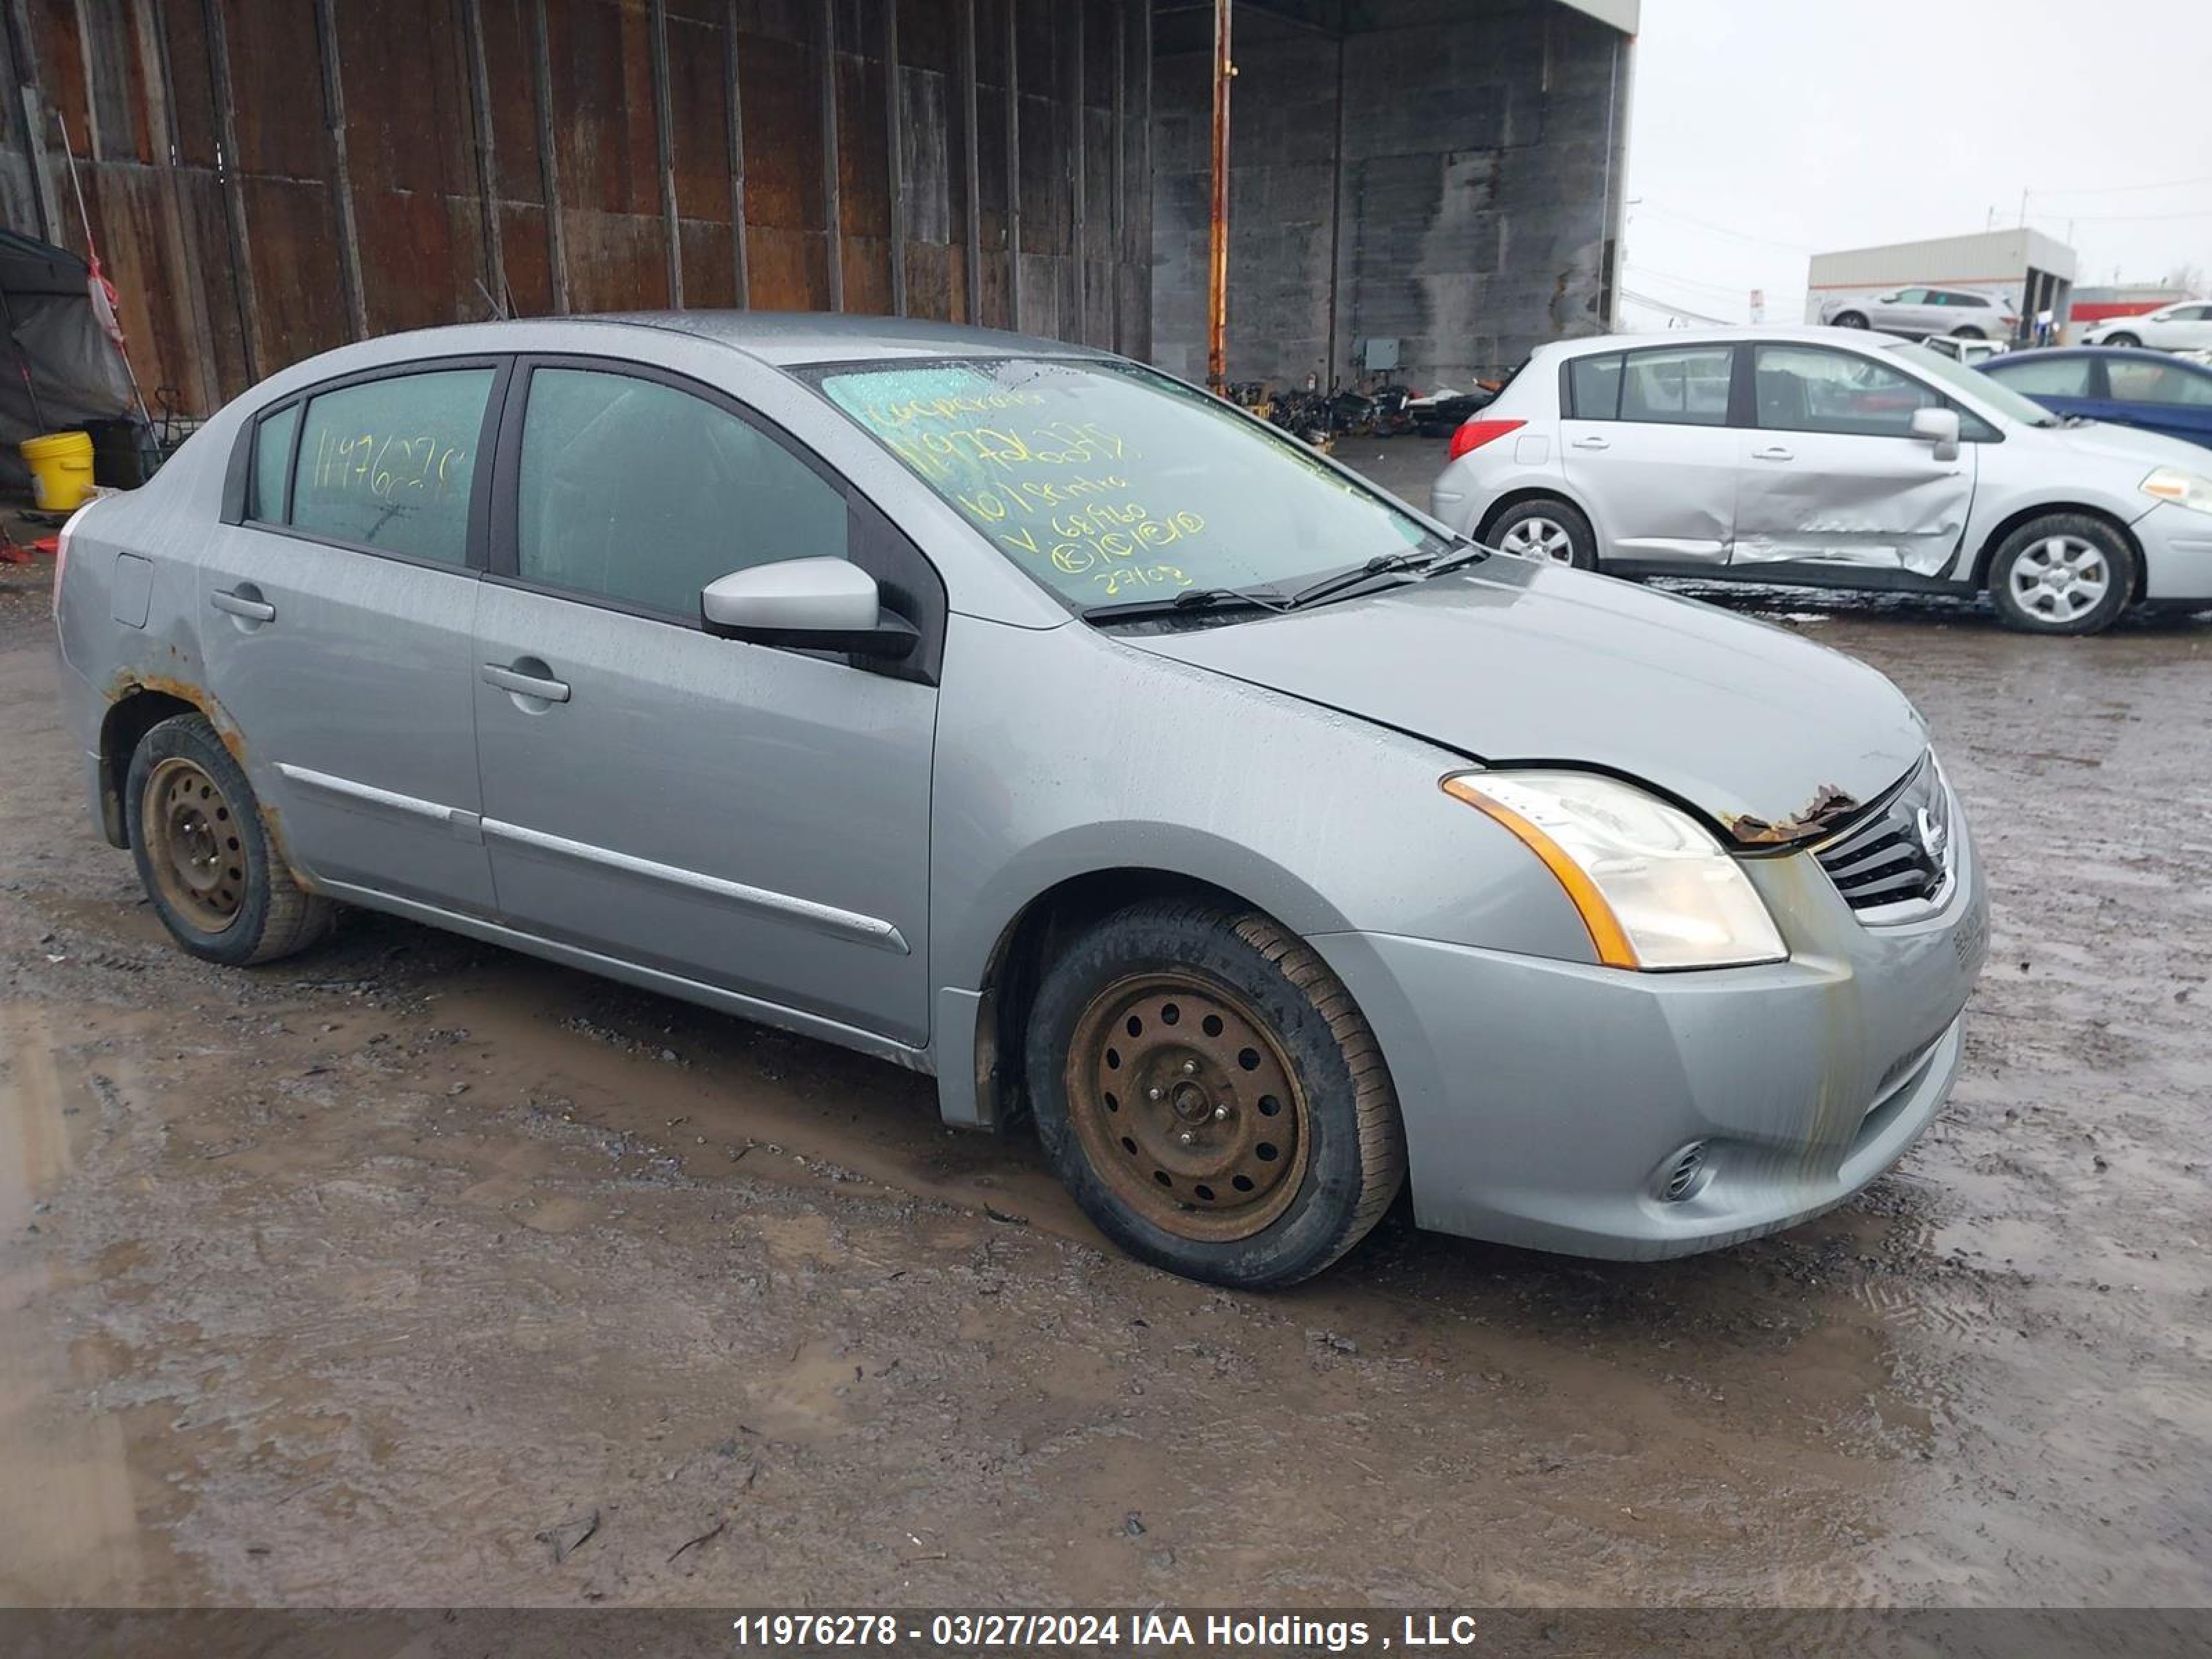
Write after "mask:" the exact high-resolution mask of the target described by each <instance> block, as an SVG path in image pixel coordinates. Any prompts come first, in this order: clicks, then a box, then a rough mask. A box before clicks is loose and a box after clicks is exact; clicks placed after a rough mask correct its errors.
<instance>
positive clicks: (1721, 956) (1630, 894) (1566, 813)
mask: <svg viewBox="0 0 2212 1659" xmlns="http://www.w3.org/2000/svg"><path fill="white" fill-rule="evenodd" d="M1443 791H1444V793H1446V794H1448V795H1449V796H1451V797H1452V798H1453V799H1456V800H1462V801H1465V802H1466V803H1467V804H1468V805H1469V806H1472V807H1474V809H1475V810H1476V811H1480V812H1485V813H1487V814H1488V815H1489V816H1490V817H1492V818H1494V819H1496V820H1497V821H1498V823H1501V824H1503V825H1504V827H1505V828H1506V829H1510V830H1511V831H1512V832H1513V833H1514V834H1515V835H1516V836H1519V837H1520V838H1521V840H1522V842H1523V843H1524V844H1525V845H1526V846H1527V847H1528V850H1529V851H1531V852H1532V853H1534V854H1535V855H1536V856H1537V857H1538V858H1540V859H1541V860H1543V861H1544V864H1545V866H1546V867H1547V869H1549V870H1550V871H1551V872H1552V874H1553V876H1555V877H1556V878H1558V879H1559V885H1560V886H1562V887H1563V888H1565V890H1566V893H1567V896H1568V897H1569V898H1570V899H1571V900H1572V901H1573V902H1574V906H1575V908H1576V909H1577V911H1579V912H1580V913H1581V914H1582V919H1583V926H1584V927H1588V928H1589V936H1590V943H1591V944H1592V945H1595V946H1596V947H1597V956H1598V960H1599V961H1600V962H1602V963H1606V964H1607V966H1609V967H1613V968H1733V967H1740V966H1742V965H1743V964H1745V963H1753V962H1780V961H1782V960H1783V959H1784V958H1785V957H1788V956H1789V954H1790V952H1789V951H1788V950H1787V949H1786V948H1784V945H1783V943H1782V935H1781V934H1780V933H1777V932H1776V931H1775V927H1774V919H1773V918H1772V917H1771V916H1770V915H1767V913H1766V907H1765V905H1764V904H1763V903H1761V902H1759V895H1758V893H1757V892H1756V891H1754V890H1753V888H1752V884H1751V881H1750V878H1748V877H1747V876H1746V875H1745V874H1744V873H1743V871H1742V869H1741V867H1740V866H1738V865H1737V863H1736V861H1735V860H1734V859H1732V858H1730V857H1729V855H1728V854H1726V853H1725V852H1723V851H1722V850H1721V845H1720V843H1719V842H1717V841H1715V840H1714V839H1713V837H1712V836H1711V834H1710V833H1709V832H1708V831H1707V830H1706V829H1705V828H1704V826H1702V825H1701V824H1699V823H1698V821H1697V820H1696V819H1694V818H1692V817H1690V815H1689V814H1688V813H1686V812H1683V811H1678V810H1677V809H1676V808H1674V807H1672V806H1669V805H1668V804H1667V803H1666V802H1665V801H1662V800H1660V799H1657V798H1656V797H1655V796H1652V795H1648V794H1646V793H1644V791H1643V790H1641V789H1637V788H1633V787H1631V786H1629V785H1627V784H1625V783H1620V782H1617V781H1614V780H1613V779H1612V778H1607V777H1601V776H1599V775H1597V774H1595V773H1594V772H1455V773H1453V774H1452V775H1450V776H1449V777H1447V778H1445V779H1444V780H1443Z"/></svg>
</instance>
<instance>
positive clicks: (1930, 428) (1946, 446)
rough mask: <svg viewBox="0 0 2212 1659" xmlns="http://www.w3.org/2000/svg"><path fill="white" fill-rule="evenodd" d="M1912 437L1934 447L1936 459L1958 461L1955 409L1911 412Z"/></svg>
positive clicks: (1957, 433) (1957, 417) (1956, 413)
mask: <svg viewBox="0 0 2212 1659" xmlns="http://www.w3.org/2000/svg"><path fill="white" fill-rule="evenodd" d="M1911 429H1912V435H1913V436H1914V437H1916V438H1918V439H1921V440H1923V441H1925V442H1928V443H1931V444H1933V445H1935V446H1936V459H1937V460H1939V461H1955V460H1957V459H1959V411H1958V410H1955V409H1916V410H1913V411H1912V428H1911Z"/></svg>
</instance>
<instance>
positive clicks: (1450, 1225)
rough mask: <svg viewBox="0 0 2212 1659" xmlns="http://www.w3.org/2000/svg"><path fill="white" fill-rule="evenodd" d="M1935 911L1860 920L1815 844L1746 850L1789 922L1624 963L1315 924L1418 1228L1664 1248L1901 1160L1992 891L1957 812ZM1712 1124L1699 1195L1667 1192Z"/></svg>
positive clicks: (1926, 1117) (1821, 1195)
mask: <svg viewBox="0 0 2212 1659" xmlns="http://www.w3.org/2000/svg"><path fill="white" fill-rule="evenodd" d="M1959 822H1960V825H1961V829H1960V837H1961V839H1960V846H1959V848H1958V851H1957V865H1956V876H1957V878H1956V880H1955V881H1954V884H1953V887H1952V890H1951V893H1950V896H1949V898H1948V901H1947V902H1946V903H1945V904H1944V906H1943V908H1942V909H1941V910H1940V911H1939V912H1937V913H1936V914H1935V915H1931V916H1929V917H1927V918H1925V919H1924V920H1922V921H1914V922H1911V923H1907V924H1904V925H1901V926H1898V927H1880V928H1874V927H1863V926H1862V925H1861V924H1860V922H1859V921H1858V919H1857V915H1855V914H1854V913H1853V912H1852V911H1851V910H1850V908H1849V907H1847V906H1846V905H1845V904H1844V902H1843V901H1842V899H1840V898H1839V897H1838V896H1837V894H1836V891H1835V889H1834V888H1833V887H1832V885H1831V884H1829V882H1828V879H1827V878H1826V875H1825V874H1824V873H1823V872H1821V870H1820V866H1818V865H1817V864H1816V863H1815V862H1814V860H1813V859H1812V858H1811V857H1810V856H1809V855H1808V854H1799V855H1796V856H1794V857H1788V858H1781V859H1766V860H1750V861H1747V866H1746V867H1747V871H1748V872H1750V873H1751V875H1752V878H1753V882H1754V883H1755V884H1756V885H1757V886H1758V887H1759V890H1760V894H1761V896H1762V897H1764V898H1765V900H1766V902H1767V905H1768V908H1770V909H1771V911H1772V912H1773V914H1774V917H1775V921H1776V922H1777V924H1778V926H1779V927H1781V929H1782V933H1783V936H1784V939H1787V940H1788V941H1789V943H1790V951H1791V955H1790V960H1789V961H1787V962H1783V963H1773V964H1771V965H1769V966H1765V967H1758V968H1741V969H1722V970H1717V971H1712V972H1702V973H1680V974H1638V973H1625V972H1622V971H1620V970H1619V969H1607V968H1598V967H1593V966H1589V965H1585V964H1582V963H1568V962H1557V961H1551V960H1546V959H1541V958H1536V957H1520V956H1510V955H1507V954H1504V953H1502V952H1498V951H1483V950H1479V949H1474V948H1470V947H1468V946H1464V945H1446V944H1439V943H1437V942H1435V941H1433V940H1426V939H1405V938H1401V937H1397V936H1395V935H1389V934H1376V933H1334V934H1325V935H1322V936H1321V937H1318V938H1316V939H1314V941H1313V943H1314V945H1315V946H1316V949H1318V950H1319V951H1321V952H1322V955H1323V957H1326V958H1327V960H1328V963H1329V965H1330V966H1331V967H1332V968H1334V969H1335V970H1336V972H1337V974H1338V975H1340V977H1341V978H1342V979H1343V980H1344V981H1345V983H1346V986H1347V987H1349V988H1350V990H1351V992H1352V995H1353V997H1354V998H1355V999H1356V1000H1358V1003H1359V1006H1360V1007H1361V1009H1362V1011H1363V1012H1365V1013H1366V1015H1367V1017H1368V1019H1369V1021H1370V1024H1372V1025H1373V1026H1374V1027H1375V1030H1376V1036H1377V1038H1378V1039H1379V1040H1380V1042H1381V1043H1382V1046H1383V1054H1384V1057H1385V1058H1386V1059H1387V1060H1389V1065H1390V1069H1391V1075H1392V1079H1393V1081H1394V1082H1395V1085H1396V1086H1397V1091H1398V1095H1399V1101H1400V1106H1401V1111H1402V1112H1403V1115H1404V1117H1405V1123H1406V1135H1407V1151H1408V1153H1409V1155H1410V1163H1411V1170H1412V1185H1413V1206H1414V1212H1415V1216H1416V1218H1417V1219H1418V1220H1419V1222H1420V1224H1421V1225H1424V1226H1426V1227H1432V1228H1435V1229H1437V1230H1439V1231H1444V1232H1453V1233H1461V1234H1464V1235H1466V1236H1468V1237H1474V1238H1483V1239H1489V1240H1493V1241H1496V1242H1498V1243H1509V1244H1521V1245H1527V1246H1530V1247H1533V1248H1535V1249H1547V1250H1560V1251H1565V1252H1567V1253H1570V1254H1573V1255H1594V1256H1608V1257H1615V1258H1622V1259H1650V1258H1656V1257H1662V1256H1671V1255H1687V1254H1689V1253H1691V1252H1692V1251H1697V1250H1704V1249H1715V1248H1717V1247H1719V1246H1723V1245H1727V1244H1732V1243H1737V1242H1739V1241H1741V1240H1743V1239H1747V1238H1752V1237H1757V1236H1759V1235H1760V1234H1762V1233H1768V1232H1773V1231H1778V1229H1781V1228H1784V1227H1787V1226H1790V1225H1793V1224H1795V1223H1796V1222H1799V1221H1802V1220H1805V1219H1807V1218H1809V1217H1811V1216H1814V1215H1816V1214H1818V1213H1819V1212H1821V1211H1823V1210H1826V1209H1828V1208H1830V1207H1832V1206H1834V1205H1837V1204H1839V1203H1841V1202H1843V1200H1845V1199H1847V1198H1849V1197H1850V1195H1851V1194H1853V1193H1855V1192H1857V1190H1858V1189H1859V1188H1862V1187H1863V1186H1865V1185H1866V1184H1867V1182H1869V1181H1871V1180H1873V1179H1874V1178H1875V1176H1878V1175H1880V1174H1881V1173H1882V1171H1884V1170H1887V1169H1888V1168H1890V1167H1891V1166H1892V1165H1893V1164H1895V1163H1896V1162H1897V1161H1898V1160H1899V1158H1902V1157H1903V1156H1904V1155H1905V1152H1906V1150H1907V1149H1908V1148H1910V1147H1911V1145H1912V1143H1913V1142H1914V1141H1915V1140H1916V1139H1918V1138H1919V1136H1920V1133H1921V1132H1922V1131H1923V1130H1924V1129H1925V1128H1926V1127H1928V1124H1929V1121H1931V1120H1932V1119H1933V1118H1934V1116H1935V1115H1936V1111H1937V1109H1939V1108H1940V1107H1941V1106H1942V1103H1943V1101H1944V1099H1945V1098H1946V1097H1947V1096H1948V1094H1949V1092H1950V1089H1951V1084H1952V1081H1953V1079H1954V1077H1955V1076H1956V1074H1957V1072H1958V1067H1959V1057H1960V1042H1961V1034H1960V1027H1961V1010H1962V1009H1963V1008H1964V1007H1965V1005H1966V997H1967V994H1968V992H1969V991H1970V990H1971V989H1972V986H1973V981H1974V977H1975V975H1977V974H1978V972H1979V971H1980V969H1981V963H1982V958H1983V956H1984V952H1985V950H1986V942H1987V938H1988V908H1987V907H1988V900H1987V896H1986V893H1985V890H1984V884H1983V880H1982V876H1981V872H1980V870H1979V867H1978V863H1977V861H1976V860H1975V857H1974V854H1973V849H1972V845H1971V842H1970V841H1969V840H1968V839H1967V838H1966V834H1965V831H1964V828H1963V819H1960V820H1959ZM1692 1145H1701V1146H1702V1148H1703V1158H1702V1164H1701V1167H1700V1170H1699V1174H1698V1176H1697V1177H1696V1179H1695V1180H1694V1181H1693V1182H1691V1183H1689V1185H1688V1189H1687V1195H1686V1196H1684V1197H1680V1198H1679V1199H1674V1200H1669V1199H1668V1197H1666V1196H1664V1193H1665V1190H1666V1184H1667V1181H1668V1176H1669V1174H1670V1173H1671V1172H1673V1171H1674V1170H1676V1168H1677V1162H1676V1161H1677V1159H1678V1158H1680V1155H1681V1153H1682V1152H1684V1151H1685V1149H1686V1148H1688V1147H1690V1146H1692Z"/></svg>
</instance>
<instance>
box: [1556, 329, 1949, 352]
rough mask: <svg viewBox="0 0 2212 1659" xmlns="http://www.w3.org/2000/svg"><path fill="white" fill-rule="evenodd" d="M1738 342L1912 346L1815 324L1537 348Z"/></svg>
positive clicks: (1598, 338)
mask: <svg viewBox="0 0 2212 1659" xmlns="http://www.w3.org/2000/svg"><path fill="white" fill-rule="evenodd" d="M1739 340H1766V341H1777V342H1779V343H1783V344H1785V345H1790V344H1796V345H1841V346H1850V345H1854V344H1856V345H1863V346H1870V347H1872V349H1875V350H1876V351H1881V350H1886V349H1888V348H1889V347H1890V346H1893V345H1905V344H1909V343H1910V342H1909V341H1907V340H1906V339H1905V337H1904V336H1903V335H1902V334H1890V333H1887V332H1885V331H1882V330H1881V329H1878V328H1875V329H1866V328H1834V327H1830V326H1828V325H1823V324H1814V323H1795V324H1793V323H1737V324H1734V325H1729V326H1727V327H1722V328H1669V329H1662V330H1660V331H1657V332H1656V333H1650V334H1589V335H1584V336H1583V337H1580V338H1577V339H1572V340H1553V341H1552V342H1550V343H1548V344H1545V345H1541V346H1538V347H1537V348H1536V350H1537V351H1538V352H1543V353H1549V354H1550V355H1551V356H1569V355H1571V356H1582V355H1583V353H1585V352H1590V351H1620V350H1623V349H1639V348H1644V347H1665V346H1681V345H1734V344H1735V343H1736V342H1737V341H1739Z"/></svg>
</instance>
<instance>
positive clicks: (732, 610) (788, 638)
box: [699, 559, 921, 659]
mask: <svg viewBox="0 0 2212 1659" xmlns="http://www.w3.org/2000/svg"><path fill="white" fill-rule="evenodd" d="M699 617H700V621H701V622H702V623H703V624H704V626H705V628H706V629H707V631H708V633H709V634H718V635H721V636H722V637H723V638H725V639H732V640H749V641H751V642H752V643H754V644H755V645H781V646H789V647H793V648H795V649H798V650H802V651H849V652H851V653H853V654H854V655H855V656H860V657H881V658H886V659H897V658H901V657H905V656H908V655H910V654H912V653H913V651H914V648H915V645H916V644H918V643H919V642H920V641H921V635H920V634H919V633H918V632H916V631H915V626H914V624H913V623H910V622H908V621H907V619H906V618H905V617H901V616H898V615H896V613H894V612H892V611H886V610H885V609H884V599H883V592H882V590H881V589H880V588H878V586H876V579H875V578H874V577H873V576H871V575H870V574H868V573H867V572H866V571H865V570H863V569H861V568H860V567H859V566H858V565H855V564H852V563H849V562H847V561H845V560H843V559H779V560H777V561H775V562H774V563H772V564H757V565H752V566H750V567H748V568H745V569H744V570H733V571H732V572H731V573H730V574H728V575H726V576H724V577H722V578H720V580H716V581H712V582H709V583H708V585H707V586H705V587H704V588H703V589H702V590H701V592H700V594H699Z"/></svg>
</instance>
